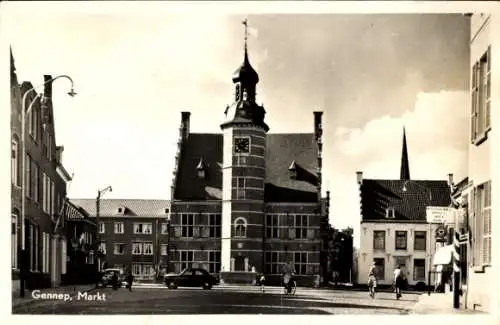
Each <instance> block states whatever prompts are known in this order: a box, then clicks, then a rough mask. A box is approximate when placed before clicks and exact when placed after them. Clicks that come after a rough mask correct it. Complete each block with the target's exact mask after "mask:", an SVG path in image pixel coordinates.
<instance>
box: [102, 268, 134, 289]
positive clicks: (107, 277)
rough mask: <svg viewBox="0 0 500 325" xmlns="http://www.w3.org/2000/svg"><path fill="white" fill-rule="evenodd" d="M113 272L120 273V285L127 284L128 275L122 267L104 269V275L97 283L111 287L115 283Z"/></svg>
mask: <svg viewBox="0 0 500 325" xmlns="http://www.w3.org/2000/svg"><path fill="white" fill-rule="evenodd" d="M113 274H116V275H118V287H121V286H124V285H126V280H127V279H126V275H125V274H124V272H123V270H122V269H104V270H103V271H102V276H101V279H100V280H99V282H98V283H97V286H98V287H104V288H105V287H111V286H112V285H113V284H112V283H111V280H112V277H113Z"/></svg>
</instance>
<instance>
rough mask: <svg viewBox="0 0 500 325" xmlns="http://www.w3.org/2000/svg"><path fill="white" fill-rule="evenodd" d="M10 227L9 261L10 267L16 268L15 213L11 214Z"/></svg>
mask: <svg viewBox="0 0 500 325" xmlns="http://www.w3.org/2000/svg"><path fill="white" fill-rule="evenodd" d="M11 222H12V229H11V236H10V237H11V246H10V247H11V261H12V268H13V269H17V215H12V221H11Z"/></svg>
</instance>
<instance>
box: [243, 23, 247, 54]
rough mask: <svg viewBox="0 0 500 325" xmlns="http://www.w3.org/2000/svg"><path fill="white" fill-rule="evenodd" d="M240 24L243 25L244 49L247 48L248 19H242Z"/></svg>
mask: <svg viewBox="0 0 500 325" xmlns="http://www.w3.org/2000/svg"><path fill="white" fill-rule="evenodd" d="M242 24H243V25H245V50H246V48H247V40H248V20H247V18H245V20H243V21H242Z"/></svg>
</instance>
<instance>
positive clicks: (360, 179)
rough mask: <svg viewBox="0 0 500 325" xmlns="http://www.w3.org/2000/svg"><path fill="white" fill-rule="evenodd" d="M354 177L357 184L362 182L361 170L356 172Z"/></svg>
mask: <svg viewBox="0 0 500 325" xmlns="http://www.w3.org/2000/svg"><path fill="white" fill-rule="evenodd" d="M356 179H357V181H358V184H359V185H361V184H363V172H359V171H358V172H356Z"/></svg>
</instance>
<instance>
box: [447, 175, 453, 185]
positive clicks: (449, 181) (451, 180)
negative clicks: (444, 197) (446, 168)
mask: <svg viewBox="0 0 500 325" xmlns="http://www.w3.org/2000/svg"><path fill="white" fill-rule="evenodd" d="M448 185H449V186H450V187H451V186H453V185H454V184H453V174H452V173H450V174H448Z"/></svg>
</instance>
